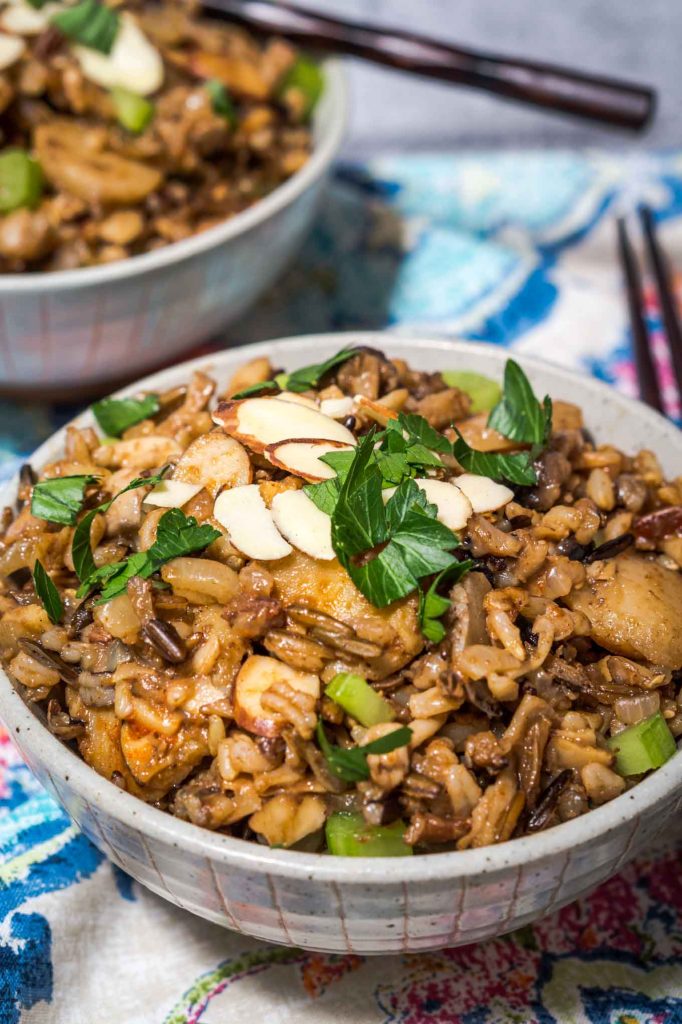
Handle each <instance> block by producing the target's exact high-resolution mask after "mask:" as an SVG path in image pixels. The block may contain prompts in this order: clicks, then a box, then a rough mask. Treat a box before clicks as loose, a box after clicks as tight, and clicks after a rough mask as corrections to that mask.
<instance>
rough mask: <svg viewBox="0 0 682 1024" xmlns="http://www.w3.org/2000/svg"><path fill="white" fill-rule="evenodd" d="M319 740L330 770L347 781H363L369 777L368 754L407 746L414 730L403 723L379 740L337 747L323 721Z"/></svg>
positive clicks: (318, 730)
mask: <svg viewBox="0 0 682 1024" xmlns="http://www.w3.org/2000/svg"><path fill="white" fill-rule="evenodd" d="M316 735H317V742H318V743H319V744H320V750H321V751H322V753H323V755H324V759H325V761H326V762H327V764H328V765H329V770H330V771H332V772H333V773H334V775H337V776H338V777H339V778H340V779H343V780H344V781H345V782H362V780H363V779H368V778H369V765H368V764H367V755H368V754H390V752H391V751H392V750H397V749H398V747H405V746H407V744H408V743H409V742H410V740H411V739H412V730H411V729H408V728H407V726H405V725H403V726H401V727H400V728H399V729H394V730H393V732H389V733H387V734H386V736H380V737H379V739H378V740H372V742H371V743H366V744H365V746H364V747H349V748H347V749H346V748H344V747H336V746H334V745H333V744H331V743H330V742H329V740H328V739H327V736H326V733H325V731H324V726H323V725H322V722H321V721H320V722H318V723H317V733H316Z"/></svg>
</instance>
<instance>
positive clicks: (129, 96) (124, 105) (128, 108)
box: [111, 89, 154, 135]
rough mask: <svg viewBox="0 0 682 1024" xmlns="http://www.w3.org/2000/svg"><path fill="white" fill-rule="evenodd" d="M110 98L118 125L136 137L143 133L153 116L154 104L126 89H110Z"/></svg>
mask: <svg viewBox="0 0 682 1024" xmlns="http://www.w3.org/2000/svg"><path fill="white" fill-rule="evenodd" d="M111 98H112V100H113V101H114V108H115V110H116V117H117V119H118V123H119V124H120V125H122V126H123V128H125V129H126V130H127V131H129V132H134V133H135V134H136V135H138V134H139V133H140V132H143V131H144V130H145V128H146V127H147V125H148V124H149V122H150V121H151V119H152V118H153V116H154V104H153V103H151V102H150V100H146V99H145V98H144V96H138V95H137V93H134V92H129V91H128V89H112V90H111Z"/></svg>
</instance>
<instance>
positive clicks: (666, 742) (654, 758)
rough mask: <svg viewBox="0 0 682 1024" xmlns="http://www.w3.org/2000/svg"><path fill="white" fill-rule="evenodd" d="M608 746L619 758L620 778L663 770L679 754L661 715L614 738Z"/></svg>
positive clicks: (657, 714) (633, 726) (618, 769)
mask: <svg viewBox="0 0 682 1024" xmlns="http://www.w3.org/2000/svg"><path fill="white" fill-rule="evenodd" d="M608 746H609V749H610V750H612V751H613V752H614V754H615V755H616V770H617V771H618V772H619V773H620V774H621V775H643V774H644V772H648V771H651V769H652V768H660V767H661V765H662V764H665V762H666V761H669V760H670V758H671V757H672V756H673V754H674V753H675V751H676V750H677V747H676V745H675V737H674V736H673V734H672V733H671V731H670V729H669V728H668V723H667V722H666V720H665V718H664V717H663V715H662V714H661V712H660V711H657V712H656V714H655V715H651V717H650V718H645V719H644V720H643V721H642V722H638V723H637V725H631V726H630V728H629V729H624V730H623V731H622V732H619V733H618V734H617V735H616V736H612V737H611V738H610V739H609V741H608Z"/></svg>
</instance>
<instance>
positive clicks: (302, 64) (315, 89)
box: [277, 57, 324, 117]
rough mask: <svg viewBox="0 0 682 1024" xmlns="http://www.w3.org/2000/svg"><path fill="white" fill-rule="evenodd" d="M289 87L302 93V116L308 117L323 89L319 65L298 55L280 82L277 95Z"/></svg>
mask: <svg viewBox="0 0 682 1024" xmlns="http://www.w3.org/2000/svg"><path fill="white" fill-rule="evenodd" d="M290 89H291V90H296V92H299V93H301V94H302V96H303V99H304V106H303V111H302V114H303V117H310V115H311V114H312V112H313V110H314V109H315V105H316V103H317V101H318V100H319V98H320V96H321V95H322V92H323V90H324V75H323V74H322V72H321V70H320V68H319V66H318V65H317V64H316V63H315V62H314V61H312V60H309V59H308V58H307V57H298V58H297V60H296V61H295V62H294V63H293V64H292V65H291V67H290V68H289V70H288V71H287V72H286V73H285V75H284V77H283V79H282V81H281V82H280V84H279V88H278V90H277V92H278V95H280V96H283V95H284V94H285V93H287V92H288V91H289V90H290Z"/></svg>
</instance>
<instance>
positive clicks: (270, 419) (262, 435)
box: [213, 396, 357, 452]
mask: <svg viewBox="0 0 682 1024" xmlns="http://www.w3.org/2000/svg"><path fill="white" fill-rule="evenodd" d="M213 421H214V422H215V423H218V424H219V425H220V426H221V427H223V429H224V430H225V431H226V432H227V433H228V434H230V435H231V436H232V437H236V438H237V440H239V441H241V442H242V444H245V445H246V446H247V447H248V448H251V449H252V450H253V451H255V452H262V451H265V449H266V448H267V446H268V445H271V444H277V442H278V441H288V440H289V439H290V438H296V439H297V440H304V441H305V440H308V439H310V440H320V439H323V440H325V441H343V442H344V443H345V444H350V445H355V444H356V443H357V442H356V440H355V437H354V436H353V434H351V432H350V430H347V429H346V428H345V427H344V426H343V425H342V424H341V423H337V422H336V420H333V419H331V417H330V416H324V415H323V414H322V413H321V412H320V411H319V409H309V408H308V407H307V406H304V405H300V404H299V403H295V402H283V401H281V400H280V399H279V398H274V397H270V396H268V397H265V398H242V399H241V400H239V401H236V402H221V403H220V405H219V406H218V408H217V409H216V411H215V412H214V414H213Z"/></svg>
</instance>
